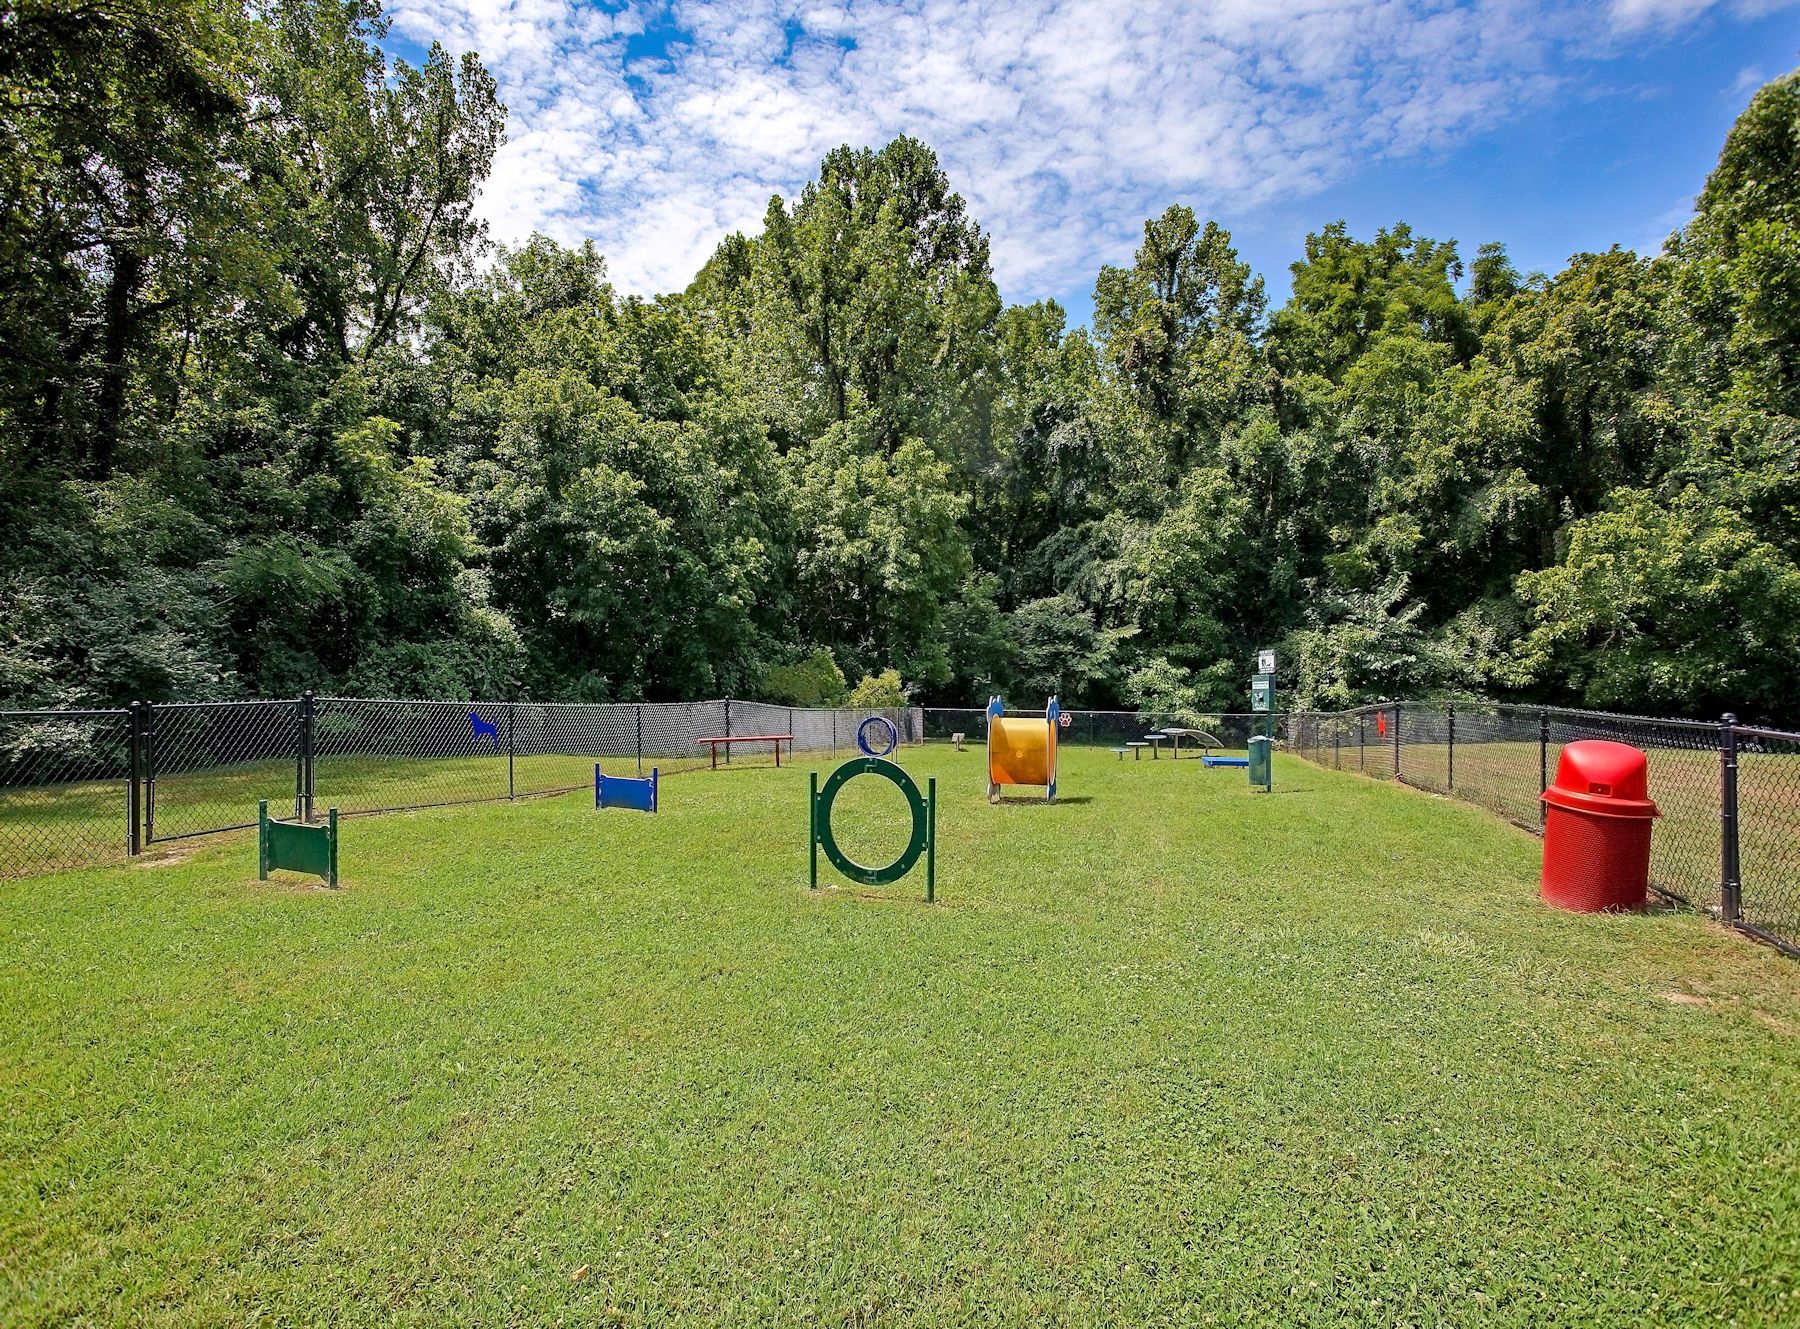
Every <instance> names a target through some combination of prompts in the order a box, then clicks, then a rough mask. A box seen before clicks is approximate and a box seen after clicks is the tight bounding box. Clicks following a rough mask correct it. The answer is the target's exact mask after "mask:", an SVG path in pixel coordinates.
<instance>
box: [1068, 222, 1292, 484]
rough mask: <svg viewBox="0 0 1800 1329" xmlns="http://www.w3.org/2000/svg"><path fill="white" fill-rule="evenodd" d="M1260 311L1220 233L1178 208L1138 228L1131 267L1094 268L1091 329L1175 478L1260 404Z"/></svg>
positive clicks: (1256, 284)
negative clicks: (1141, 237) (1129, 391)
mask: <svg viewBox="0 0 1800 1329" xmlns="http://www.w3.org/2000/svg"><path fill="white" fill-rule="evenodd" d="M1266 307H1267V299H1266V297H1265V296H1264V294H1263V281H1262V278H1261V277H1258V276H1255V275H1253V274H1252V273H1251V271H1250V265H1249V264H1248V263H1244V262H1241V261H1240V260H1239V259H1238V256H1237V250H1235V249H1233V248H1232V246H1231V234H1230V232H1228V231H1225V230H1223V229H1221V228H1220V226H1219V225H1218V223H1216V222H1207V223H1206V225H1205V227H1204V228H1202V227H1201V226H1200V224H1199V222H1198V221H1197V220H1196V219H1195V217H1194V214H1193V211H1192V210H1191V209H1189V208H1185V207H1180V206H1176V207H1171V208H1170V209H1169V210H1168V211H1166V212H1165V213H1163V215H1162V216H1161V217H1158V218H1156V219H1155V220H1153V221H1147V222H1145V223H1144V243H1143V244H1142V245H1141V246H1139V248H1138V250H1137V252H1136V254H1135V255H1134V256H1133V262H1132V266H1131V267H1129V268H1113V267H1103V268H1101V269H1100V276H1099V279H1098V281H1097V282H1096V283H1095V285H1094V328H1095V331H1096V332H1097V333H1098V335H1099V337H1100V340H1101V343H1102V344H1103V345H1104V346H1105V348H1106V352H1107V355H1108V357H1109V358H1110V359H1111V361H1112V363H1113V365H1114V366H1115V367H1116V368H1117V369H1118V371H1119V373H1120V374H1121V375H1122V376H1123V378H1124V380H1125V381H1126V382H1127V383H1128V384H1130V386H1131V389H1132V392H1133V394H1134V396H1135V398H1136V400H1137V402H1138V404H1139V405H1140V407H1141V408H1142V409H1143V411H1144V412H1145V414H1146V415H1147V416H1148V417H1149V420H1150V421H1151V428H1152V431H1153V433H1154V434H1155V435H1156V436H1157V437H1158V438H1159V439H1160V440H1161V443H1162V449H1163V451H1164V452H1165V453H1166V454H1167V457H1168V461H1169V464H1170V466H1171V467H1172V468H1174V469H1175V470H1176V471H1177V472H1179V470H1180V469H1181V468H1182V467H1183V466H1184V465H1186V464H1187V462H1188V461H1189V459H1190V457H1194V456H1201V455H1204V449H1205V448H1206V447H1207V446H1208V445H1209V444H1214V443H1216V442H1217V440H1218V437H1219V435H1220V433H1221V432H1222V431H1223V429H1224V428H1225V427H1226V425H1228V424H1229V423H1231V422H1234V421H1236V420H1238V419H1239V418H1241V417H1242V415H1243V414H1244V412H1245V410H1246V409H1248V407H1249V406H1250V405H1252V404H1253V403H1255V402H1256V401H1258V400H1261V399H1263V398H1264V397H1266V395H1267V392H1268V387H1269V385H1268V382H1267V380H1266V373H1265V370H1264V366H1263V363H1262V356H1261V352H1260V348H1259V347H1258V345H1257V337H1258V335H1259V334H1260V332H1261V324H1262V319H1263V314H1264V311H1265V309H1266Z"/></svg>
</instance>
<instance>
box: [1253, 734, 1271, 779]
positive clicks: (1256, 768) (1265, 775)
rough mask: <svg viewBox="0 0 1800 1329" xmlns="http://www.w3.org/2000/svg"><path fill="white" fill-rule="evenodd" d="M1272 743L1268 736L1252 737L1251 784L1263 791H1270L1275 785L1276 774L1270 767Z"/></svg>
mask: <svg viewBox="0 0 1800 1329" xmlns="http://www.w3.org/2000/svg"><path fill="white" fill-rule="evenodd" d="M1270 743H1271V740H1270V738H1269V736H1268V735H1267V734H1252V735H1251V736H1250V783H1251V784H1253V785H1256V786H1258V787H1259V788H1262V789H1269V788H1271V787H1273V783H1274V782H1273V779H1272V776H1273V774H1274V772H1273V771H1272V770H1271V769H1270V766H1269V749H1270Z"/></svg>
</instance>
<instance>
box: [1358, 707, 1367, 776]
mask: <svg viewBox="0 0 1800 1329" xmlns="http://www.w3.org/2000/svg"><path fill="white" fill-rule="evenodd" d="M1368 720H1369V716H1368V712H1366V711H1358V712H1357V713H1356V771H1357V774H1358V775H1362V774H1365V773H1366V772H1367V771H1368V758H1367V755H1366V753H1365V749H1366V748H1367V747H1368V745H1369V743H1368V732H1367V730H1368Z"/></svg>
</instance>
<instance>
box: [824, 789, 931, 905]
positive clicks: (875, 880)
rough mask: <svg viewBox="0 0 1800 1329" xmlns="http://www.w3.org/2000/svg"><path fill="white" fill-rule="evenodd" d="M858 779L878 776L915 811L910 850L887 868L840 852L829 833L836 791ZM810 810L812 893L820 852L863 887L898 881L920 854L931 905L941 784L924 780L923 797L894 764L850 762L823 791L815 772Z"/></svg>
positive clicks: (917, 860)
mask: <svg viewBox="0 0 1800 1329" xmlns="http://www.w3.org/2000/svg"><path fill="white" fill-rule="evenodd" d="M859 775H879V776H880V777H881V778H882V779H884V780H887V781H889V782H890V783H892V784H893V786H894V787H895V788H896V789H898V790H899V791H900V793H901V795H902V796H903V797H904V798H905V799H906V806H907V808H908V809H909V810H910V811H911V813H912V838H911V839H909V840H908V841H907V844H906V848H904V849H902V850H901V851H900V856H899V857H898V858H896V859H895V860H894V861H893V862H892V863H889V864H887V865H886V866H885V867H878V868H871V867H865V866H864V865H863V864H861V863H858V862H857V861H856V860H855V859H853V858H851V857H850V856H849V855H848V854H846V853H845V852H844V851H843V850H842V849H840V848H838V842H837V837H836V836H834V835H833V834H832V833H831V807H832V804H833V803H834V802H836V801H837V796H838V792H839V791H840V790H841V789H843V787H844V786H845V785H847V784H849V783H850V781H851V780H853V779H855V778H856V777H857V776H859ZM809 804H810V808H811V811H810V813H809V815H808V821H809V823H810V826H809V834H810V836H811V839H812V889H814V890H817V889H818V888H819V851H820V850H821V849H823V850H824V851H825V857H826V859H827V860H828V861H829V862H830V863H831V866H832V867H834V868H836V869H837V870H838V871H839V872H841V873H843V874H844V875H845V876H846V877H848V878H850V880H851V881H856V882H861V883H862V884H863V885H865V886H889V885H892V884H893V883H894V882H896V881H899V880H900V878H902V877H904V876H905V875H906V874H907V873H909V872H911V871H912V870H913V868H915V867H916V866H918V862H919V856H920V855H921V854H923V855H924V856H925V899H926V901H927V902H930V901H934V900H936V898H937V780H936V778H935V777H934V778H932V779H930V780H928V781H926V793H925V794H924V795H923V796H921V795H920V793H919V786H918V785H916V784H914V783H913V781H912V777H911V776H910V775H908V774H907V773H906V772H905V771H903V770H901V769H900V768H899V767H898V766H896V765H894V763H893V762H891V761H883V760H881V758H879V757H863V758H861V759H860V760H857V761H847V762H845V763H844V764H843V765H842V766H840V767H838V768H837V769H836V770H835V771H833V772H832V773H831V774H830V775H828V776H826V777H825V787H824V788H823V789H821V788H820V787H819V773H818V772H817V771H814V772H813V773H812V791H811V795H810V799H809Z"/></svg>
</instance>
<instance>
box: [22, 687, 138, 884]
mask: <svg viewBox="0 0 1800 1329" xmlns="http://www.w3.org/2000/svg"><path fill="white" fill-rule="evenodd" d="M133 747H134V744H133V743H132V718H131V712H129V711H0V877H23V876H29V875H31V874H32V873H36V872H48V871H50V870H51V869H53V868H66V867H81V866H84V865H87V864H98V863H110V862H113V861H115V860H118V859H123V858H124V857H125V856H126V855H127V854H129V853H130V852H131V850H132V847H133V846H132V843H131V827H132V825H133V824H134V817H133V808H132V796H133V791H134V790H137V789H138V788H139V787H140V782H139V781H137V780H134V779H133V778H132V776H133V772H132V767H131V760H132V749H133Z"/></svg>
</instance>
